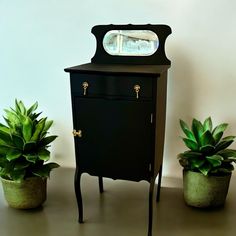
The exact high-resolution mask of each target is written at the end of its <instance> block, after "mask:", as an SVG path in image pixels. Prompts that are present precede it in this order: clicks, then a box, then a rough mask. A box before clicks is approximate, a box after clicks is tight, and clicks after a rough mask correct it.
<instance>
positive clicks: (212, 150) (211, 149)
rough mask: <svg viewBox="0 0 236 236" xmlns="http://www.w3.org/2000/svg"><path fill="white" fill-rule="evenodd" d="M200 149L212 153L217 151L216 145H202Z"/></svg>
mask: <svg viewBox="0 0 236 236" xmlns="http://www.w3.org/2000/svg"><path fill="white" fill-rule="evenodd" d="M200 151H201V152H202V153H204V154H208V155H209V154H211V153H213V152H215V147H214V146H212V145H206V146H202V147H200Z"/></svg>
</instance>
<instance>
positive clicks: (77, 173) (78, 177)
mask: <svg viewBox="0 0 236 236" xmlns="http://www.w3.org/2000/svg"><path fill="white" fill-rule="evenodd" d="M81 175H82V173H80V171H79V170H78V168H76V170H75V178H74V187H75V195H76V199H77V205H78V211H79V223H83V202H82V194H81V186H80V181H81Z"/></svg>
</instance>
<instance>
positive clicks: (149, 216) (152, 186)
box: [148, 178, 155, 236]
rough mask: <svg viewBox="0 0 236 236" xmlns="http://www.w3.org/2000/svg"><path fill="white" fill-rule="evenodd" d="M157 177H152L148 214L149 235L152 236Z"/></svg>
mask: <svg viewBox="0 0 236 236" xmlns="http://www.w3.org/2000/svg"><path fill="white" fill-rule="evenodd" d="M154 184H155V179H153V178H152V179H151V181H150V187H149V214H148V236H152V215H153V213H152V211H153V209H152V208H153V189H154Z"/></svg>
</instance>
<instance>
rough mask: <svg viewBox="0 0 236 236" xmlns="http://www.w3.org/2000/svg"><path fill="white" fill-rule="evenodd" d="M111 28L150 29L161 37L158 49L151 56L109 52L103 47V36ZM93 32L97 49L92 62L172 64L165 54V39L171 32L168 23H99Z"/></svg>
mask: <svg viewBox="0 0 236 236" xmlns="http://www.w3.org/2000/svg"><path fill="white" fill-rule="evenodd" d="M110 30H150V31H153V32H154V33H156V35H157V36H158V39H159V47H158V49H157V51H156V52H155V53H154V54H152V55H150V56H138V57H137V56H112V55H110V54H108V53H107V52H106V51H105V50H104V47H103V38H104V36H105V34H106V33H107V32H108V31H110ZM92 33H93V34H94V35H95V37H96V40H97V49H96V52H95V55H94V57H93V58H92V59H91V62H92V63H97V64H129V65H130V64H134V65H137V64H141V65H142V64H146V65H147V64H152V65H170V60H169V59H168V58H167V57H166V54H165V41H166V38H167V37H168V35H170V34H171V28H170V27H169V26H168V25H151V24H148V25H132V24H129V25H97V26H94V27H93V28H92Z"/></svg>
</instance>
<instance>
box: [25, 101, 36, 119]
mask: <svg viewBox="0 0 236 236" xmlns="http://www.w3.org/2000/svg"><path fill="white" fill-rule="evenodd" d="M37 108H38V102H35V103H34V104H33V105H32V106H31V107H30V108H29V109H28V110H27V115H28V116H30V115H31V113H32V112H34V111H35V110H36V109H37Z"/></svg>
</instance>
